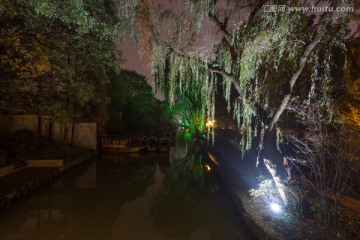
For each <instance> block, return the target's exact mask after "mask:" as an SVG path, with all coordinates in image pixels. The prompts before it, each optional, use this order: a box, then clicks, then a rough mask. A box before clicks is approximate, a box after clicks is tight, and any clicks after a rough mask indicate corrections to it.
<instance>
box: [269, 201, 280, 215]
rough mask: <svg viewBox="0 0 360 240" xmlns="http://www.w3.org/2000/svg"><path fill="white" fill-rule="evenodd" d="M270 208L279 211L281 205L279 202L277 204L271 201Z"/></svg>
mask: <svg viewBox="0 0 360 240" xmlns="http://www.w3.org/2000/svg"><path fill="white" fill-rule="evenodd" d="M270 208H271V210H273V211H274V212H276V213H280V212H281V206H280V205H279V204H277V203H271V204H270Z"/></svg>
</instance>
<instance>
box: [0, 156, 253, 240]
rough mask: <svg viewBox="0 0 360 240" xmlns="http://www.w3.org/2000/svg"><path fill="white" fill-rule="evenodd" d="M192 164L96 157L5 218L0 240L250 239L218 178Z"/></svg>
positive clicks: (0, 216) (2, 217) (161, 159)
mask: <svg viewBox="0 0 360 240" xmlns="http://www.w3.org/2000/svg"><path fill="white" fill-rule="evenodd" d="M188 160H189V159H188ZM188 162H190V163H191V164H192V166H191V168H188V167H187V166H186V164H184V162H183V163H181V162H180V163H179V162H176V163H175V162H173V160H169V155H167V154H165V155H157V154H154V155H152V156H149V155H147V156H146V155H145V156H142V155H103V156H99V157H98V159H97V160H93V161H91V162H88V163H85V164H83V165H81V166H79V167H77V168H75V169H73V170H70V171H69V172H67V173H65V174H64V175H63V176H62V177H61V178H59V179H57V180H56V181H55V182H54V183H53V184H50V185H47V186H44V187H42V188H41V189H40V190H39V191H38V192H35V193H32V194H30V195H28V196H26V197H25V198H23V199H21V200H20V201H17V202H15V203H14V204H12V205H11V206H10V207H9V208H8V209H6V210H4V211H2V212H0V239H2V240H10V239H11V240H14V239H24V240H42V239H44V240H53V239H66V240H71V239H74V240H107V239H114V240H119V239H121V240H152V239H154V240H162V239H179V240H187V239H189V240H190V239H191V240H206V239H213V240H233V239H234V240H235V239H252V237H251V235H250V233H249V231H248V230H247V229H246V227H245V224H244V222H243V220H242V218H241V216H240V214H239V213H238V212H237V210H236V207H235V204H234V203H233V201H232V199H231V197H230V195H229V193H228V192H227V190H226V188H225V186H224V185H223V184H222V182H221V181H220V179H219V178H218V176H217V175H216V173H214V172H213V171H212V170H211V169H210V167H209V166H208V165H206V163H204V162H203V161H202V158H200V159H199V158H192V159H190V161H188Z"/></svg>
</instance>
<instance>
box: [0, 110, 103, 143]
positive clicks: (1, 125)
mask: <svg viewBox="0 0 360 240" xmlns="http://www.w3.org/2000/svg"><path fill="white" fill-rule="evenodd" d="M96 128H97V125H96V123H75V131H74V144H75V145H77V146H83V147H85V148H88V149H95V150H96V144H97V142H96V141H97V129H96ZM20 129H27V130H29V131H31V132H32V133H33V134H34V136H38V117H37V116H32V115H0V130H1V131H10V132H14V131H17V130H20ZM66 129H67V131H68V133H67V136H68V137H67V139H66V141H67V142H70V140H71V127H68V128H65V126H64V125H62V124H60V123H56V122H55V123H53V128H52V132H53V138H54V139H55V140H57V141H60V142H61V141H64V132H65V130H66ZM41 135H42V136H49V117H47V116H42V117H41Z"/></svg>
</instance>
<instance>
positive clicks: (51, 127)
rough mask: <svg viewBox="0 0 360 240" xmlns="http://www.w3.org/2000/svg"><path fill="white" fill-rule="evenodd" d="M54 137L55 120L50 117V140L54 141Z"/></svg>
mask: <svg viewBox="0 0 360 240" xmlns="http://www.w3.org/2000/svg"><path fill="white" fill-rule="evenodd" d="M53 137H54V134H53V121H52V120H51V119H49V140H50V141H52V140H53Z"/></svg>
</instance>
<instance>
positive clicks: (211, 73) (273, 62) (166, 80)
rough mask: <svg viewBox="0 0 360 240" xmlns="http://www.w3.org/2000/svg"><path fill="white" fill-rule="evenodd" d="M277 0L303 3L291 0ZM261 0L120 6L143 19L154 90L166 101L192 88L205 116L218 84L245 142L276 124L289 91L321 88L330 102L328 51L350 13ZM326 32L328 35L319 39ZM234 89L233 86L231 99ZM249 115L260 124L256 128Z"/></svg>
mask: <svg viewBox="0 0 360 240" xmlns="http://www.w3.org/2000/svg"><path fill="white" fill-rule="evenodd" d="M277 3H278V4H285V5H286V6H292V7H293V6H302V5H301V3H300V2H299V1H295V0H294V1H286V2H285V1H279V2H277ZM264 4H266V2H265V1H262V0H258V1H255V2H246V1H245V2H243V1H241V2H239V1H228V2H227V5H225V6H224V3H219V1H214V0H202V1H180V3H179V7H178V9H177V10H176V11H175V10H173V9H167V8H166V7H163V6H161V5H158V4H154V1H150V0H147V1H145V0H143V1H129V3H128V4H125V6H122V7H120V8H119V11H123V12H124V9H126V10H127V11H126V12H127V13H128V15H127V17H133V20H130V22H132V21H134V22H137V21H143V20H141V19H143V18H144V17H145V19H147V24H142V25H141V27H140V30H139V32H140V33H139V35H138V36H140V38H143V39H140V40H138V41H140V42H144V41H146V42H149V38H151V43H149V44H147V46H148V48H147V50H146V51H149V48H151V54H150V56H151V61H150V67H151V71H152V77H153V80H154V82H155V84H154V91H158V90H159V91H162V92H164V93H165V94H166V96H167V97H168V100H169V102H170V103H171V104H175V103H176V99H177V97H178V96H183V95H191V94H193V93H194V92H196V94H195V96H197V98H196V100H198V101H199V103H200V108H201V111H202V112H203V114H204V119H205V121H207V120H211V119H213V118H214V112H215V107H214V106H215V93H216V91H217V87H218V85H219V84H222V85H223V88H224V90H223V93H224V97H225V99H226V100H227V102H228V107H227V108H228V110H230V109H231V108H233V110H234V119H236V121H237V122H238V125H239V126H241V128H242V129H244V130H245V131H244V137H243V138H242V143H241V145H242V147H243V149H247V150H248V149H250V147H251V143H252V139H253V136H259V134H260V133H261V134H260V136H262V137H261V138H263V137H264V136H265V135H266V134H268V133H270V132H273V131H274V129H275V127H276V125H277V124H278V122H279V121H280V117H281V116H282V115H283V113H284V111H285V110H286V107H287V106H288V103H289V101H290V99H291V97H293V96H294V93H295V94H301V98H303V99H308V100H309V101H311V94H310V93H311V91H313V92H323V93H324V94H323V96H324V97H323V98H322V101H323V104H324V105H327V106H330V105H331V101H332V100H331V99H332V98H331V94H332V88H331V85H332V84H333V82H332V81H333V79H332V76H331V71H332V70H331V67H332V65H333V62H334V59H333V56H332V51H333V48H334V47H338V46H340V45H343V42H344V37H345V35H346V30H345V29H346V22H347V21H348V19H347V18H346V14H345V13H344V15H343V16H341V17H342V18H339V20H338V22H337V23H336V24H334V25H331V24H330V19H331V14H330V13H327V14H323V15H322V16H320V21H314V16H312V15H309V14H308V15H306V14H303V13H300V12H297V13H295V12H294V13H291V14H289V13H287V12H280V11H279V12H276V13H261V10H262V9H263V6H264ZM249 10H250V11H249ZM245 11H246V12H247V13H249V15H248V16H246V17H245V16H244V13H242V12H245ZM145 13H146V14H145ZM136 14H139V15H140V20H139V18H137V17H136V16H137V15H136ZM163 22H167V24H166V25H164V24H162V23H163ZM144 29H147V31H148V33H147V34H146V36H144V34H143V31H144ZM334 29H336V30H334ZM135 32H136V31H135V30H134V29H133V34H135ZM336 32H338V33H337V34H336ZM330 33H331V35H330ZM325 36H328V37H329V36H330V37H329V38H330V40H329V41H322V40H323V39H324V38H325ZM307 79H311V80H310V82H312V83H313V84H310V85H309V84H308V80H307ZM298 82H302V84H299V83H298ZM298 85H303V86H299V87H297V86H298ZM301 88H306V90H305V91H303V90H301ZM231 89H236V91H237V94H238V97H237V98H236V99H235V101H234V100H233V99H231V94H230V92H231ZM299 89H300V91H299ZM254 122H257V123H259V124H260V125H261V128H262V130H261V132H259V131H257V128H256V127H255V126H256V125H257V124H254Z"/></svg>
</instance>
